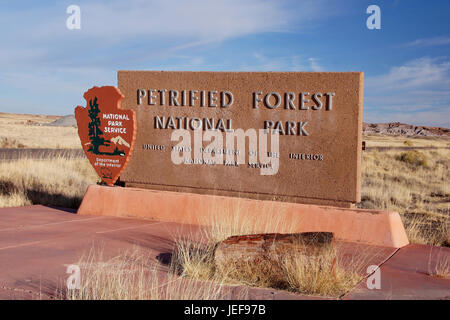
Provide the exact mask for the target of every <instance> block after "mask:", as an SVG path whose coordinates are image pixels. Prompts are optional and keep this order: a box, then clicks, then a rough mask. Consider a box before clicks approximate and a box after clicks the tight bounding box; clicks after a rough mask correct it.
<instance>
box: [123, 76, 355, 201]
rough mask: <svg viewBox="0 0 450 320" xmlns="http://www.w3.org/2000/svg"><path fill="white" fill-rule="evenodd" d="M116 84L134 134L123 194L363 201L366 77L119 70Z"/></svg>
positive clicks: (124, 174) (124, 177)
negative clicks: (132, 118)
mask: <svg viewBox="0 0 450 320" xmlns="http://www.w3.org/2000/svg"><path fill="white" fill-rule="evenodd" d="M118 86H119V89H120V91H121V93H122V94H123V95H124V96H125V98H124V99H123V101H122V108H123V109H132V110H134V111H135V112H136V119H137V127H138V128H139V129H138V131H137V135H136V142H135V143H136V146H135V149H134V152H133V156H132V157H131V159H130V162H129V164H128V167H127V168H126V169H125V171H124V172H123V173H122V174H121V181H124V182H125V186H126V187H139V188H149V189H156V190H165V191H183V192H191V193H200V194H215V195H227V196H238V197H244V198H253V199H265V200H279V201H288V202H300V203H310V204H325V205H334V206H341V207H350V206H351V205H352V204H353V203H355V202H358V201H360V168H361V144H362V143H361V138H362V105H363V73H360V72H343V73H333V72H318V73H316V72H163V71H161V72H159V71H119V72H118ZM277 142H278V143H277Z"/></svg>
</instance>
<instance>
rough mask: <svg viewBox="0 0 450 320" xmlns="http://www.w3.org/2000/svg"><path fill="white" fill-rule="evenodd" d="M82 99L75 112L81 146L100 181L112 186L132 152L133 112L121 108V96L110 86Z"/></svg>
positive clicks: (134, 129)
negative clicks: (83, 102) (83, 103)
mask: <svg viewBox="0 0 450 320" xmlns="http://www.w3.org/2000/svg"><path fill="white" fill-rule="evenodd" d="M84 98H85V99H86V108H83V107H80V106H78V107H77V108H76V109H75V118H76V120H77V124H78V135H79V137H80V140H81V145H82V147H83V150H84V152H85V154H86V156H87V158H88V159H89V161H90V163H91V164H92V166H93V167H94V169H95V171H97V174H98V175H99V176H100V178H101V179H102V180H103V181H104V182H105V183H106V184H108V185H110V186H112V185H113V184H114V183H115V182H116V180H117V179H118V177H119V176H120V174H121V172H122V171H123V170H124V169H125V167H126V165H127V163H128V161H129V159H130V155H131V153H132V150H133V146H134V139H135V136H136V119H135V113H134V111H133V110H122V109H121V108H120V101H121V100H122V99H123V95H122V94H121V93H120V92H119V90H117V88H115V87H112V86H105V87H100V88H99V87H93V88H91V89H89V90H88V91H87V92H86V93H85V94H84Z"/></svg>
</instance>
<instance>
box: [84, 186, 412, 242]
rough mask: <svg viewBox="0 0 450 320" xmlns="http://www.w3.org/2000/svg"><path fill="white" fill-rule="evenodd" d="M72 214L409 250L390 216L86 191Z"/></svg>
mask: <svg viewBox="0 0 450 320" xmlns="http://www.w3.org/2000/svg"><path fill="white" fill-rule="evenodd" d="M78 214H89V215H103V216H116V217H134V218H144V219H151V220H157V221H164V222H177V223H184V224H193V225H205V226H213V225H216V226H219V227H220V226H222V225H226V224H227V223H233V224H234V225H240V224H248V225H249V226H253V229H252V232H258V231H259V232H260V233H268V232H271V233H300V232H332V233H333V234H334V236H335V238H336V240H341V241H350V242H360V243H365V244H370V245H377V246H385V247H393V248H401V247H403V246H405V245H407V244H409V241H408V238H407V236H406V232H405V228H404V226H403V223H402V221H401V218H400V215H399V214H398V213H397V212H393V211H378V210H363V209H346V208H337V207H326V206H316V205H307V204H298V203H287V202H276V201H265V200H253V199H245V198H235V197H224V196H214V195H200V194H193V193H181V192H170V191H157V190H148V189H138V188H122V187H107V186H98V185H91V186H89V187H88V189H87V191H86V194H85V195H84V198H83V201H82V203H81V206H80V208H79V209H78ZM258 228H260V229H261V230H258Z"/></svg>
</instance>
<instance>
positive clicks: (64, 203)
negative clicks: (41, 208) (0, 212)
mask: <svg viewBox="0 0 450 320" xmlns="http://www.w3.org/2000/svg"><path fill="white" fill-rule="evenodd" d="M97 181H98V177H97V174H96V173H95V171H94V169H93V168H92V166H91V165H90V163H89V161H88V160H87V159H77V158H72V159H68V158H63V157H55V158H53V159H48V160H36V159H19V160H13V161H1V162H0V207H8V206H23V205H29V204H43V205H54V206H61V207H69V208H77V207H78V206H79V204H80V203H81V200H82V198H83V195H84V193H85V191H86V188H87V187H88V186H89V185H90V184H94V183H96V182H97Z"/></svg>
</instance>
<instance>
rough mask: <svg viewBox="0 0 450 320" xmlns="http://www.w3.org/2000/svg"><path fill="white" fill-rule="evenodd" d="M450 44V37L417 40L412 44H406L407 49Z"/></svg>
mask: <svg viewBox="0 0 450 320" xmlns="http://www.w3.org/2000/svg"><path fill="white" fill-rule="evenodd" d="M447 44H450V37H434V38H424V39H417V40H414V41H412V42H408V43H405V44H404V46H406V47H431V46H442V45H447Z"/></svg>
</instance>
